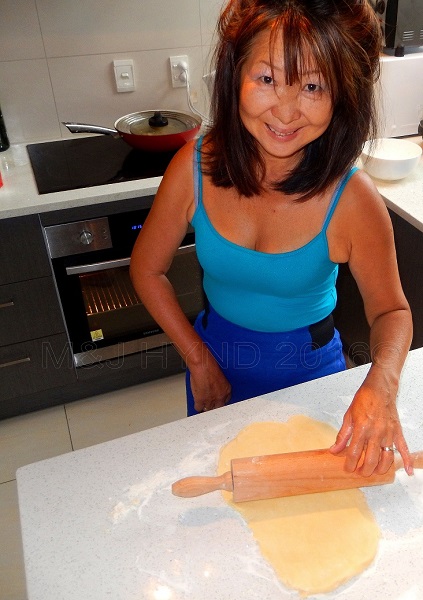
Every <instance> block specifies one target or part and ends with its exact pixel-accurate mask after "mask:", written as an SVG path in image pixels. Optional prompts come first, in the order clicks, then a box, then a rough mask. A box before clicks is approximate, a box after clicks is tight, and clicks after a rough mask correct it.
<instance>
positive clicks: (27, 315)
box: [0, 215, 76, 418]
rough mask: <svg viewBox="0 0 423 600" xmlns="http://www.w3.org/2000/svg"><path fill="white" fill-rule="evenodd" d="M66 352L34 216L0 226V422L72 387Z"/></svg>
mask: <svg viewBox="0 0 423 600" xmlns="http://www.w3.org/2000/svg"><path fill="white" fill-rule="evenodd" d="M67 350H68V348H67V337H66V333H65V326H64V322H63V319H62V314H61V309H60V305H59V301H58V297H57V294H56V289H55V285H54V281H53V277H52V273H51V270H50V263H49V259H48V256H47V251H46V248H45V243H44V238H43V234H42V230H41V227H40V222H39V219H38V216H37V215H30V216H26V217H17V218H13V219H5V220H2V221H0V418H4V417H8V416H12V415H14V414H17V413H18V412H25V408H26V406H28V410H31V409H32V408H33V406H32V404H31V398H32V396H33V395H34V394H38V395H40V394H41V395H42V394H43V392H44V391H45V390H51V389H53V388H59V387H60V386H63V385H65V384H69V383H75V382H76V374H75V369H74V368H73V365H72V364H69V359H68V355H69V352H68V351H67ZM41 405H42V400H41Z"/></svg>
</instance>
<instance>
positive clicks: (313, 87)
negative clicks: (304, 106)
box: [304, 83, 322, 93]
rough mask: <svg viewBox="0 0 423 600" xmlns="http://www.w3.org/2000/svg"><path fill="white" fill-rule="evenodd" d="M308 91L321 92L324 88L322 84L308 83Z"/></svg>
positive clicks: (306, 87)
mask: <svg viewBox="0 0 423 600" xmlns="http://www.w3.org/2000/svg"><path fill="white" fill-rule="evenodd" d="M304 89H305V91H306V92H312V93H313V92H320V91H321V90H322V88H321V86H320V85H319V84H318V83H307V84H306V85H305V86H304Z"/></svg>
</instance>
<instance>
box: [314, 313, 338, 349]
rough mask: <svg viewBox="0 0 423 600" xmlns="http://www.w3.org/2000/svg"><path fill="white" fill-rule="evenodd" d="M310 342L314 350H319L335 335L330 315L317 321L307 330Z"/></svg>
mask: <svg viewBox="0 0 423 600" xmlns="http://www.w3.org/2000/svg"><path fill="white" fill-rule="evenodd" d="M308 330H309V332H310V335H311V341H312V343H313V345H314V346H315V347H316V348H321V347H322V346H326V344H328V343H329V342H330V341H331V339H332V338H333V336H334V334H335V325H334V322H333V315H332V313H331V314H330V315H329V316H327V317H325V318H324V319H322V320H321V321H318V322H317V323H313V325H310V326H309V328H308Z"/></svg>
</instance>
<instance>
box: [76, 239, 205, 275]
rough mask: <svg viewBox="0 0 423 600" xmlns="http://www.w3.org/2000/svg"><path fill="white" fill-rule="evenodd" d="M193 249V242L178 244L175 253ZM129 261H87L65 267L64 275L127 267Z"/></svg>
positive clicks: (119, 259)
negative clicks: (86, 262) (185, 244)
mask: <svg viewBox="0 0 423 600" xmlns="http://www.w3.org/2000/svg"><path fill="white" fill-rule="evenodd" d="M194 251H195V244H188V245H187V246H180V247H179V248H178V249H177V251H176V253H175V256H176V255H180V254H187V253H188V252H194ZM130 262H131V258H130V257H127V258H118V259H116V260H105V261H102V262H98V263H89V264H85V265H77V266H75V267H66V275H80V274H83V273H94V272H96V271H107V270H108V269H115V268H118V267H127V266H129V263H130Z"/></svg>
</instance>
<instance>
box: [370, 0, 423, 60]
mask: <svg viewBox="0 0 423 600" xmlns="http://www.w3.org/2000/svg"><path fill="white" fill-rule="evenodd" d="M370 4H371V5H372V6H373V8H374V10H375V12H376V14H377V15H378V16H379V19H380V23H381V27H382V31H383V35H384V46H385V48H390V49H395V50H396V53H397V54H398V55H399V56H401V55H403V53H404V51H405V50H406V49H407V48H410V47H418V46H422V45H423V2H422V0H370Z"/></svg>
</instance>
